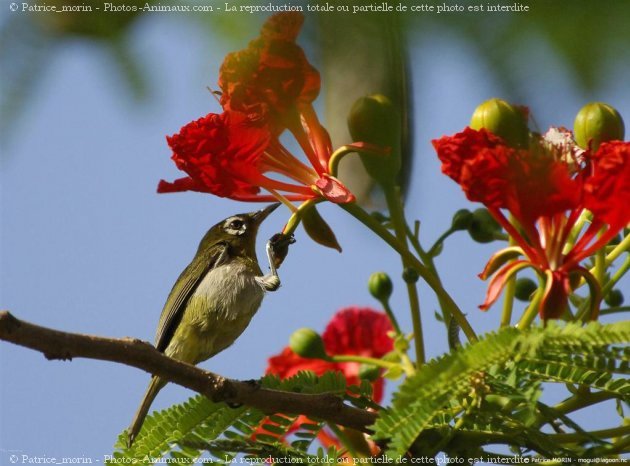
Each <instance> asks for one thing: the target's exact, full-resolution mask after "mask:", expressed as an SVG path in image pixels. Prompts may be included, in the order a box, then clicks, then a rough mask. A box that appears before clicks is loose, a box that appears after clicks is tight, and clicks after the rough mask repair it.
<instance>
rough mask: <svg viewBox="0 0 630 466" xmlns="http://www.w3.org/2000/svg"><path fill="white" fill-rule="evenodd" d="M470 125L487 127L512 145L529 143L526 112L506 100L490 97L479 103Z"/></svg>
mask: <svg viewBox="0 0 630 466" xmlns="http://www.w3.org/2000/svg"><path fill="white" fill-rule="evenodd" d="M470 127H471V128H472V129H476V130H479V129H481V128H485V129H487V130H488V131H490V132H491V133H493V134H496V135H497V136H499V137H501V138H502V139H504V140H505V141H506V142H507V143H508V144H509V145H510V146H512V147H522V148H524V147H527V146H528V145H529V128H528V127H527V116H526V114H525V112H524V111H523V110H521V109H519V108H518V107H515V106H513V105H511V104H509V103H507V102H506V101H505V100H501V99H490V100H486V101H485V102H484V103H482V104H481V105H479V106H478V107H477V108H476V109H475V111H474V113H473V116H472V118H471V119H470Z"/></svg>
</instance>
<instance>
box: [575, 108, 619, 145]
mask: <svg viewBox="0 0 630 466" xmlns="http://www.w3.org/2000/svg"><path fill="white" fill-rule="evenodd" d="M573 133H574V136H575V141H576V142H577V144H578V146H580V147H581V148H583V149H588V148H589V144H590V148H591V150H593V151H596V150H597V148H598V147H599V145H600V144H601V143H602V142H606V141H623V137H624V133H625V128H624V124H623V118H621V115H619V112H617V110H615V109H614V107H611V106H610V105H608V104H604V103H602V102H591V103H590V104H586V105H585V106H584V107H582V108H581V109H580V111H579V112H578V114H577V115H576V117H575V122H574V123H573Z"/></svg>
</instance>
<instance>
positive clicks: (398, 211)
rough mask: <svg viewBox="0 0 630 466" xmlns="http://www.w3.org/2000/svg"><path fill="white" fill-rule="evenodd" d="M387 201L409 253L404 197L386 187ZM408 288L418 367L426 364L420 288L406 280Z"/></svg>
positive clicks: (395, 225)
mask: <svg viewBox="0 0 630 466" xmlns="http://www.w3.org/2000/svg"><path fill="white" fill-rule="evenodd" d="M383 189H384V191H385V199H386V201H387V206H388V208H389V214H390V217H391V221H392V225H393V226H394V231H395V232H396V238H397V239H398V242H399V243H400V244H401V245H402V246H403V248H404V249H405V251H406V252H407V253H409V246H408V244H407V221H406V220H405V211H404V208H403V204H402V197H401V195H400V188H399V187H397V186H394V185H389V186H384V187H383ZM401 258H402V265H403V267H404V268H408V267H413V265H412V264H411V263H410V262H409V259H407V258H405V257H404V256H402V257H401ZM405 284H406V286H407V295H408V297H409V308H410V310H411V321H412V323H413V334H414V345H415V349H416V364H417V365H418V366H420V365H422V364H424V363H425V359H426V358H425V353H424V334H423V332H422V317H421V315H420V300H419V299H418V288H417V287H416V284H415V282H410V281H406V280H405Z"/></svg>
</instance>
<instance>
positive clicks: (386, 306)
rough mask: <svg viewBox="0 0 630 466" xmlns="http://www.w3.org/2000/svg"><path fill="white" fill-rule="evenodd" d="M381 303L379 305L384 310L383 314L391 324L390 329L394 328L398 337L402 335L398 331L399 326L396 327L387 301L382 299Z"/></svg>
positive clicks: (396, 322)
mask: <svg viewBox="0 0 630 466" xmlns="http://www.w3.org/2000/svg"><path fill="white" fill-rule="evenodd" d="M380 302H381V305H382V306H383V309H384V310H385V314H387V317H388V318H389V321H390V322H391V324H392V327H394V331H395V332H396V335H398V336H400V335H402V332H401V331H400V325H398V320H396V316H395V315H394V311H393V310H392V307H391V306H390V305H389V301H388V300H387V299H383V300H382V301H380Z"/></svg>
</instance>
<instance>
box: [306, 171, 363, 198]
mask: <svg viewBox="0 0 630 466" xmlns="http://www.w3.org/2000/svg"><path fill="white" fill-rule="evenodd" d="M315 186H317V187H318V188H319V190H320V191H321V192H322V195H323V196H324V197H325V198H326V199H328V200H329V201H330V202H334V203H335V204H347V203H348V202H354V200H355V199H356V198H355V197H354V194H352V193H351V192H350V191H349V190H348V188H346V187H345V186H344V185H343V184H342V183H341V181H339V180H338V179H336V178H334V177H332V176H329V175H324V176H322V177H321V178H319V179H318V180H317V181H316V182H315Z"/></svg>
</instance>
